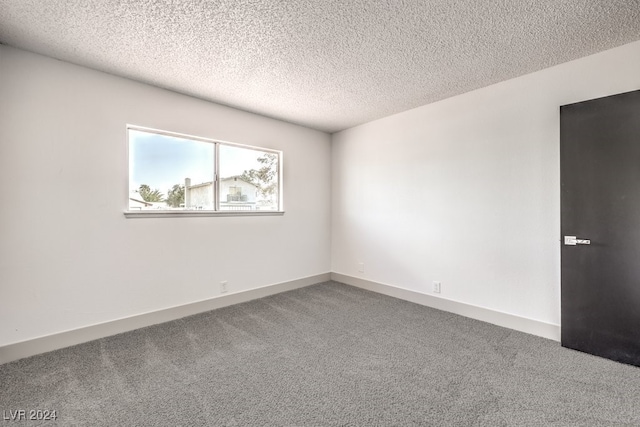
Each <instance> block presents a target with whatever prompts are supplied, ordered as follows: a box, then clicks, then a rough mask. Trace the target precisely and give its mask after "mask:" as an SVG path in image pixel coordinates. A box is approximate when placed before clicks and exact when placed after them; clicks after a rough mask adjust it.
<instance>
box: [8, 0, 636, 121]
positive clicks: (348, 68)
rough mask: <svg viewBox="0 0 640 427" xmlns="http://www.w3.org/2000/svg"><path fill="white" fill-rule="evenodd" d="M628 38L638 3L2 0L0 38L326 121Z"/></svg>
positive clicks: (364, 115)
mask: <svg viewBox="0 0 640 427" xmlns="http://www.w3.org/2000/svg"><path fill="white" fill-rule="evenodd" d="M638 39H640V0H606V1H605V0H537V1H528V0H527V1H525V0H492V1H489V0H423V1H419V0H378V1H373V0H280V1H278V0H271V1H269V0H220V1H206V0H138V1H134V0H120V1H115V0H57V1H51V0H0V43H3V44H7V45H11V46H16V47H19V48H22V49H26V50H30V51H33V52H37V53H41V54H44V55H48V56H51V57H54V58H58V59H62V60H65V61H69V62H72V63H76V64H80V65H84V66H87V67H91V68H95V69H97V70H102V71H106V72H109V73H112V74H116V75H120V76H125V77H129V78H132V79H134V80H139V81H142V82H146V83H150V84H153V85H156V86H160V87H164V88H167V89H171V90H174V91H177V92H181V93H185V94H189V95H192V96H196V97H198V98H202V99H206V100H210V101H214V102H217V103H220V104H225V105H229V106H233V107H237V108H240V109H243V110H247V111H251V112H255V113H259V114H263V115H266V116H270V117H274V118H278V119H282V120H286V121H289V122H293V123H298V124H302V125H305V126H309V127H312V128H316V129H320V130H323V131H327V132H334V131H337V130H341V129H345V128H348V127H351V126H354V125H357V124H361V123H364V122H367V121H371V120H374V119H377V118H380V117H384V116H387V115H390V114H393V113H397V112H401V111H404V110H407V109H410V108H413V107H417V106H420V105H424V104H428V103H431V102H434V101H437V100H440V99H443V98H447V97H450V96H453V95H457V94H460V93H463V92H467V91H470V90H473V89H476V88H480V87H483V86H487V85H489V84H492V83H495V82H498V81H502V80H506V79H509V78H512V77H516V76H519V75H522V74H526V73H530V72H533V71H536V70H539V69H542V68H546V67H549V66H552V65H555V64H558V63H562V62H566V61H569V60H571V59H575V58H579V57H582V56H586V55H589V54H592V53H595V52H599V51H601V50H605V49H609V48H612V47H615V46H619V45H622V44H625V43H628V42H631V41H635V40H638ZM576 78H579V76H576Z"/></svg>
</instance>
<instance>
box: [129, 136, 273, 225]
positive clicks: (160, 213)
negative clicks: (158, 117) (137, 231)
mask: <svg viewBox="0 0 640 427" xmlns="http://www.w3.org/2000/svg"><path fill="white" fill-rule="evenodd" d="M129 130H138V131H142V132H148V133H155V134H158V135H165V136H170V137H176V138H182V139H191V140H195V141H203V142H209V143H212V144H215V145H214V147H215V156H214V157H215V163H216V164H215V177H214V180H215V185H214V203H215V208H216V210H183V211H181V210H150V211H137V210H136V211H132V210H129V209H128V206H129V182H130V176H129V174H130V172H131V171H130V170H129V165H130V158H129ZM126 140H127V180H126V189H127V190H126V192H125V197H126V198H125V203H126V204H125V206H127V209H125V210H124V216H125V217H126V218H182V217H216V216H218V217H225V216H282V215H284V213H285V211H284V199H283V191H282V190H283V186H284V183H283V182H284V180H283V171H282V169H283V168H282V163H283V161H284V153H283V152H282V151H280V150H274V149H271V148H264V147H258V146H254V145H245V144H238V143H235V142H228V141H222V140H219V139H210V138H204V137H201V136H195V135H189V134H185V133H178V132H170V131H166V130H162V129H154V128H148V127H144V126H138V125H131V124H127V126H126ZM220 145H228V146H233V147H240V148H245V149H249V150H256V151H261V152H267V153H274V154H277V155H278V207H279V209H278V210H269V211H232V210H220V200H219V199H220V197H219V195H220V179H219V176H218V171H219V170H220Z"/></svg>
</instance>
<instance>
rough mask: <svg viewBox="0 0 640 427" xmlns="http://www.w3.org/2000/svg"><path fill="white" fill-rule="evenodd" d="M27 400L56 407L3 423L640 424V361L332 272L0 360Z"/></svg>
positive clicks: (13, 387)
mask: <svg viewBox="0 0 640 427" xmlns="http://www.w3.org/2000/svg"><path fill="white" fill-rule="evenodd" d="M19 409H25V410H30V409H34V410H37V409H43V410H56V411H57V416H58V419H57V421H56V422H55V423H39V422H35V421H30V422H25V423H23V422H16V421H9V420H2V421H1V422H0V426H4V425H11V426H18V425H30V426H35V425H61V426H71V425H86V426H146V425H157V426H177V425H183V426H201V425H212V426H271V425H273V426H301V425H311V426H313V425H316V426H376V425H378V426H392V425H396V426H411V425H433V426H480V425H482V426H503V425H506V426H546V425H558V426H609V425H615V426H621V425H629V426H638V425H640V368H635V367H631V366H627V365H622V364H619V363H616V362H612V361H609V360H605V359H600V358H597V357H593V356H589V355H586V354H582V353H578V352H575V351H571V350H567V349H564V348H561V347H560V345H559V344H558V343H556V342H554V341H550V340H546V339H543V338H538V337H535V336H532V335H527V334H524V333H520V332H516V331H512V330H509V329H504V328H500V327H498V326H493V325H489V324H486V323H482V322H479V321H475V320H471V319H467V318H464V317H460V316H456V315H453V314H449V313H445V312H441V311H437V310H434V309H431V308H427V307H423V306H420V305H416V304H412V303H409V302H406V301H402V300H397V299H394V298H390V297H387V296H383V295H379V294H376V293H372V292H367V291H364V290H361V289H358V288H354V287H350V286H347V285H343V284H339V283H335V282H327V283H323V284H319V285H315V286H311V287H307V288H303V289H299V290H295V291H291V292H287V293H283V294H279V295H275V296H271V297H268V298H264V299H260V300H256V301H251V302H248V303H244V304H240V305H236V306H232V307H227V308H223V309H219V310H215V311H211V312H208V313H204V314H199V315H196V316H192V317H188V318H185V319H181V320H177V321H174V322H170V323H165V324H162V325H157V326H152V327H148V328H144V329H140V330H137V331H133V332H129V333H126V334H121V335H117V336H114V337H109V338H104V339H101V340H97V341H93V342H90V343H86V344H82V345H78V346H75V347H71V348H67V349H63V350H58V351H54V352H51V353H47V354H43V355H39V356H35V357H31V358H28V359H23V360H19V361H16V362H12V363H9V364H5V365H1V366H0V415H2V413H4V415H5V417H4V418H6V417H8V416H9V414H10V412H9V411H14V410H19ZM27 414H28V412H27Z"/></svg>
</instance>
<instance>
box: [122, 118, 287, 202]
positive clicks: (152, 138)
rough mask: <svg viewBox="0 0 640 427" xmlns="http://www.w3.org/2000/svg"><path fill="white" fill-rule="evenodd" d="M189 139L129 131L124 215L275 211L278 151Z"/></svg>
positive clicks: (278, 171)
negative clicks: (217, 154)
mask: <svg viewBox="0 0 640 427" xmlns="http://www.w3.org/2000/svg"><path fill="white" fill-rule="evenodd" d="M193 138H194V139H192V138H189V137H187V136H181V135H175V134H167V133H162V132H160V131H157V132H153V131H147V130H141V129H139V128H134V127H130V128H129V202H128V203H129V211H153V210H163V211H166V210H170V211H193V210H207V211H214V210H216V209H217V208H219V209H220V210H224V211H260V210H262V211H270V210H271V211H277V210H279V209H280V181H279V180H280V161H281V156H280V153H279V152H277V151H272V150H263V149H259V148H255V147H245V146H237V145H230V144H225V143H221V142H217V141H209V140H199V139H196V137H193ZM216 152H218V153H219V157H220V158H219V161H218V162H216V158H215V156H216ZM216 167H218V168H219V170H218V171H217V173H216ZM216 177H217V178H216ZM216 179H217V181H216Z"/></svg>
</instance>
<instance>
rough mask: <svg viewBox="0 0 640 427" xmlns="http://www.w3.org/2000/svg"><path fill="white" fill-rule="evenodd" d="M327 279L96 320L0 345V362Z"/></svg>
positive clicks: (327, 276)
mask: <svg viewBox="0 0 640 427" xmlns="http://www.w3.org/2000/svg"><path fill="white" fill-rule="evenodd" d="M330 278H331V274H330V273H324V274H318V275H315V276H310V277H305V278H302V279H297V280H292V281H290V282H283V283H278V284H275V285H268V286H263V287H260V288H256V289H251V290H248V291H243V292H236V293H230V294H227V295H224V296H220V297H215V298H211V299H207V300H203V301H197V302H193V303H189V304H184V305H179V306H176V307H171V308H166V309H163V310H158V311H153V312H150V313H144V314H138V315H135V316H131V317H126V318H123V319H118V320H113V321H110V322H105V323H99V324H96V325H91V326H86V327H83V328H78V329H73V330H70V331H65V332H60V333H56V334H52V335H47V336H44V337H39V338H34V339H30V340H27V341H22V342H17V343H14V344H9V345H5V346H2V347H0V364H3V363H7V362H11V361H14V360H18V359H22V358H24V357H29V356H34V355H36V354H40V353H46V352H48V351H52V350H57V349H60V348H64V347H69V346H72V345H76V344H81V343H83V342H88V341H92V340H96V339H99V338H104V337H108V336H111V335H116V334H119V333H122V332H128V331H132V330H134V329H139V328H144V327H146V326H151V325H156V324H158V323H163V322H169V321H171V320H176V319H181V318H183V317H186V316H191V315H193V314H198V313H203V312H206V311H210V310H215V309H216V308H222V307H227V306H230V305H234V304H239V303H242V302H246V301H250V300H254V299H258V298H263V297H266V296H269V295H274V294H279V293H281V292H286V291H291V290H294V289H299V288H304V287H305V286H310V285H314V284H316V283H321V282H326V281H328V280H330Z"/></svg>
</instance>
